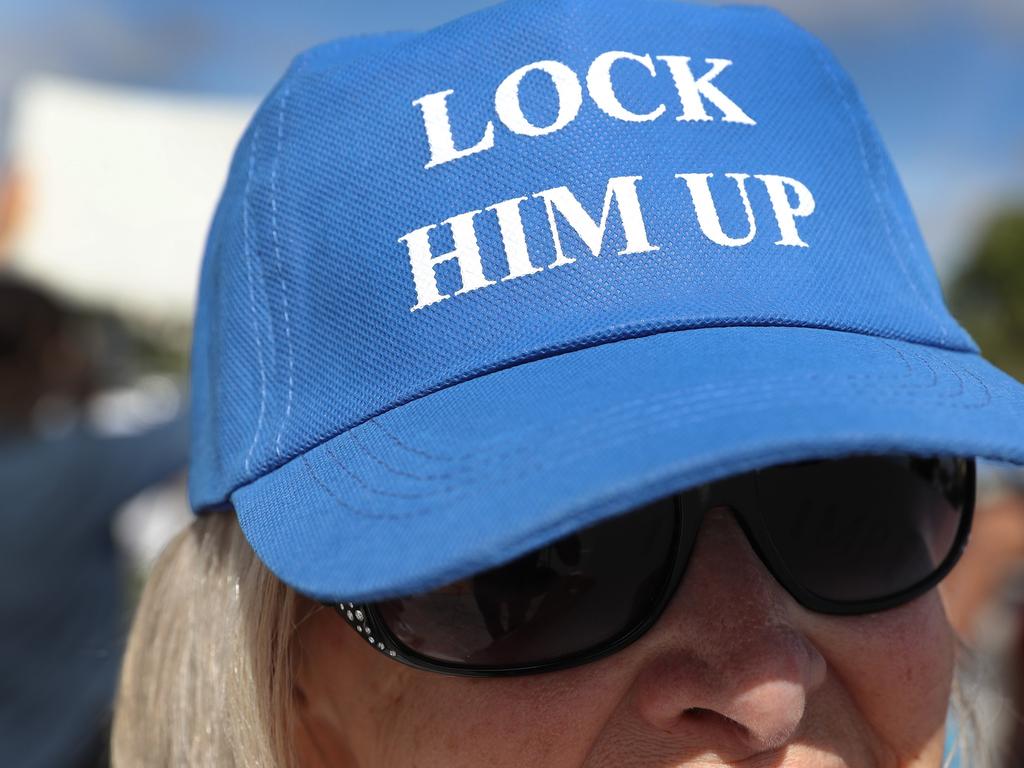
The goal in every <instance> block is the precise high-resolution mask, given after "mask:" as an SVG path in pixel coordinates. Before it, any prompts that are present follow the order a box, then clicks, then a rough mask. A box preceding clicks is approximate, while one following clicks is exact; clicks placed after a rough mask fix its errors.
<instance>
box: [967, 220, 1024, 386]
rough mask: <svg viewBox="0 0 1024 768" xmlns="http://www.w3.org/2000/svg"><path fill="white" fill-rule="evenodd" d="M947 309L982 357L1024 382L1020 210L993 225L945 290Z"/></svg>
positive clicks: (1023, 222)
mask: <svg viewBox="0 0 1024 768" xmlns="http://www.w3.org/2000/svg"><path fill="white" fill-rule="evenodd" d="M949 304H950V309H952V311H953V314H954V315H956V317H957V319H958V320H959V321H960V322H961V324H963V326H964V327H965V328H966V329H967V331H968V333H970V334H971V335H972V336H973V337H974V340H975V341H977V342H978V345H979V346H980V347H981V351H982V353H983V354H984V355H985V357H987V358H988V359H989V360H991V361H992V362H993V363H995V364H996V365H997V366H999V367H1000V368H1002V369H1003V370H1005V371H1006V372H1007V373H1009V374H1011V375H1012V376H1015V377H1016V378H1017V379H1018V380H1020V381H1024V208H1017V209H1012V210H1007V211H1004V212H1002V213H1000V214H998V215H996V216H995V217H994V218H993V219H992V221H991V223H990V224H989V226H988V227H987V228H986V229H985V230H984V231H983V232H982V235H981V238H980V239H979V241H978V243H977V245H976V247H975V251H974V253H973V254H972V256H971V258H970V259H969V260H968V261H967V263H966V266H965V267H964V268H963V270H962V271H961V272H960V274H958V275H957V276H956V277H955V278H954V280H953V281H952V283H951V284H950V286H949Z"/></svg>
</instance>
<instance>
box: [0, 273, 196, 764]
mask: <svg viewBox="0 0 1024 768" xmlns="http://www.w3.org/2000/svg"><path fill="white" fill-rule="evenodd" d="M94 365H95V361H94V360H93V355H92V353H91V350H90V345H89V343H88V339H87V337H86V334H85V333H84V331H83V328H82V326H81V323H80V322H79V321H78V318H77V316H76V314H75V313H74V312H72V311H70V310H68V309H67V308H65V307H64V306H62V305H61V303H60V302H59V301H57V300H56V299H54V298H53V297H51V296H48V295H47V294H46V293H44V292H43V291H41V290H39V289H37V288H35V287H33V286H31V285H28V284H26V283H24V282H21V281H19V280H18V279H15V278H13V277H10V276H5V275H0V765H3V766H11V767H12V768H13V767H14V766H17V767H18V768H85V767H86V766H88V767H90V768H91V767H92V766H101V765H104V764H106V759H107V758H106V755H107V736H106V733H107V729H108V727H109V726H108V724H109V719H110V709H111V704H112V697H113V691H114V686H115V681H116V676H117V669H118V664H119V661H120V657H121V651H122V646H123V636H124V627H125V611H126V606H125V604H124V597H123V596H124V592H125V583H124V582H125V574H124V573H123V572H122V570H121V567H120V560H119V556H118V552H117V550H116V548H115V546H114V543H113V541H112V538H111V522H112V518H113V516H114V513H115V511H117V510H118V508H119V507H120V506H121V505H122V504H123V503H124V502H125V501H127V500H128V499H130V498H131V497H133V496H135V495H136V494H138V493H139V492H140V491H142V490H143V489H145V488H147V487H149V486H151V485H153V484H155V483H158V482H161V481H163V480H165V479H167V478H168V477H169V476H171V475H172V474H173V473H176V472H179V471H180V470H181V469H182V468H183V466H184V463H185V459H186V442H187V430H186V425H185V417H184V415H183V414H182V415H179V416H177V417H175V418H173V419H172V420H170V421H167V422H166V423H163V424H161V425H158V426H153V427H151V428H148V429H145V430H143V431H140V432H138V433H134V434H118V435H111V434H107V433H105V432H104V430H103V429H102V428H101V425H96V424H94V423H93V421H92V420H91V419H90V417H89V403H90V400H91V398H92V396H93V395H94V394H95V393H96V388H97V386H96V382H97V373H98V372H97V371H96V370H95V367H94Z"/></svg>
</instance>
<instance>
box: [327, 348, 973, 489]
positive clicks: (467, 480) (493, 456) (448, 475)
mask: <svg viewBox="0 0 1024 768" xmlns="http://www.w3.org/2000/svg"><path fill="white" fill-rule="evenodd" d="M890 348H891V349H892V350H893V352H895V353H896V355H897V356H899V357H900V359H901V361H902V362H903V363H904V364H905V365H906V366H907V372H906V373H904V374H903V375H902V376H901V377H899V378H907V377H909V376H911V375H913V369H912V367H910V364H909V363H908V362H907V360H906V357H905V356H904V355H903V354H902V352H900V350H898V349H896V348H895V347H890ZM914 356H915V357H917V358H918V360H919V361H920V362H921V363H922V364H923V365H924V366H925V367H926V368H927V369H928V370H929V372H930V373H931V374H932V375H931V382H930V383H929V384H927V385H925V386H914V385H912V384H910V385H896V386H895V387H893V389H894V390H895V389H903V390H906V391H921V390H926V389H931V388H934V387H936V386H938V383H939V377H938V375H937V374H936V372H935V369H934V368H933V367H932V366H931V364H930V363H929V362H928V361H927V360H925V359H924V358H923V357H920V356H919V355H917V354H915V355H914ZM943 364H944V365H945V366H946V367H947V368H948V369H949V371H950V373H952V374H953V376H954V377H955V378H956V380H957V384H958V389H957V391H956V392H954V393H950V394H939V395H936V396H934V398H933V402H935V403H941V404H942V405H949V406H951V407H960V408H963V409H969V410H973V409H977V408H983V407H986V406H987V405H988V404H989V403H990V402H991V393H990V392H989V390H988V387H987V386H986V385H985V384H984V382H982V381H981V380H980V379H978V378H977V377H973V378H975V380H976V381H978V383H979V384H980V385H981V387H982V389H983V390H984V392H985V398H984V399H983V400H982V401H981V402H978V403H964V404H953V403H951V402H950V401H954V400H959V399H960V398H961V397H962V396H963V395H964V393H965V388H964V383H963V378H962V377H961V376H960V374H959V373H958V372H957V371H956V370H955V369H953V368H952V367H951V366H949V365H948V363H945V361H943ZM844 378H845V379H847V380H858V379H861V380H865V381H866V380H870V379H875V380H876V381H877V380H881V379H885V378H889V377H885V376H871V375H847V376H827V375H826V376H814V375H812V376H805V377H798V376H793V377H787V378H786V379H781V380H780V379H773V380H772V383H773V385H775V384H778V383H780V381H781V382H791V381H822V380H827V379H839V380H842V379H844ZM760 389H761V391H762V392H763V393H765V394H767V395H769V396H771V395H772V394H773V392H770V391H769V388H768V387H761V388H760ZM666 399H667V400H669V401H671V400H674V399H677V398H676V397H669V398H666ZM876 399H877V398H876ZM620 410H624V411H628V410H629V409H628V408H620ZM704 410H705V411H707V410H708V409H704ZM696 413H698V414H699V413H700V411H696ZM687 415H688V416H691V417H692V416H693V415H695V411H694V409H691V410H690V411H689V412H688V414H687ZM374 423H375V425H376V422H374ZM377 426H379V425H377ZM605 426H606V423H605V422H604V421H602V427H601V428H602V429H604V428H605ZM586 431H587V430H584V433H585V432H586ZM591 431H592V430H591ZM578 434H580V433H578ZM352 438H353V439H352V442H353V444H354V445H355V446H356V448H357V449H358V450H360V451H361V452H362V453H363V454H364V455H366V456H367V457H368V458H369V459H371V460H372V461H374V462H375V463H376V464H378V465H380V466H381V467H382V468H383V469H385V470H386V471H388V472H390V473H391V474H393V475H398V476H406V477H411V478H413V479H422V480H430V479H439V480H447V479H453V478H461V479H460V480H459V483H458V484H457V485H448V486H445V487H442V488H434V489H430V490H428V491H426V492H420V493H413V492H409V493H397V492H394V491H387V490H382V489H379V488H374V487H373V486H371V485H369V483H367V482H366V480H364V479H363V478H361V477H359V476H358V475H357V474H356V473H355V472H354V471H353V470H352V469H350V468H349V467H348V465H346V464H345V463H344V462H343V461H342V460H341V459H340V458H338V456H337V454H336V453H335V452H334V451H333V450H332V449H331V447H330V446H329V445H326V444H325V446H324V447H325V451H326V453H327V454H328V456H329V457H330V458H331V459H332V461H333V462H334V463H335V464H337V465H338V466H339V467H340V468H341V469H342V470H343V471H344V472H345V474H346V475H348V476H349V477H350V478H352V480H353V481H355V482H356V483H357V484H358V485H359V486H361V487H362V488H364V489H365V490H366V491H367V492H368V493H371V494H373V495H376V496H383V497H387V498H397V499H410V500H411V499H418V498H425V497H429V496H436V495H438V494H442V493H447V492H450V491H452V490H456V489H457V488H459V487H462V486H470V485H476V484H478V483H480V482H483V480H484V479H485V478H481V477H479V476H478V475H476V474H475V473H477V472H478V471H479V470H480V468H481V467H482V466H486V465H493V464H494V463H496V462H501V461H502V460H503V459H504V458H505V457H507V456H510V455H512V454H515V453H518V452H519V448H518V446H517V447H516V448H510V449H507V450H504V451H497V452H494V453H488V454H487V455H488V458H487V460H486V461H485V462H483V463H482V464H478V465H477V466H475V467H473V468H471V469H466V470H465V471H464V472H461V473H460V472H443V473H439V474H436V475H431V476H423V477H421V478H417V477H416V476H415V475H413V474H411V473H406V472H400V471H396V470H395V469H394V468H392V467H390V466H389V465H388V464H386V463H385V462H384V461H383V460H381V459H380V458H379V457H377V456H375V455H373V454H372V453H370V452H369V451H368V450H367V448H366V447H365V446H364V445H362V444H361V442H360V441H358V440H357V439H356V436H355V434H354V432H353V433H352ZM472 455H473V454H466V455H464V456H462V457H458V458H457V459H453V460H449V461H450V463H456V461H459V460H464V459H465V458H469V457H470V456H472ZM470 472H472V473H473V474H469V475H468V476H467V473H470Z"/></svg>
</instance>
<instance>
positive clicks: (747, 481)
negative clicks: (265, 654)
mask: <svg viewBox="0 0 1024 768" xmlns="http://www.w3.org/2000/svg"><path fill="white" fill-rule="evenodd" d="M942 458H956V460H957V461H959V462H962V463H963V468H964V491H965V502H964V509H963V512H962V514H961V517H960V522H959V526H958V528H957V532H956V535H955V536H954V539H953V544H952V546H951V548H950V552H949V554H948V555H947V556H946V557H945V559H944V560H943V561H942V562H941V563H940V564H939V566H938V567H937V568H936V569H935V571H934V572H932V573H931V574H929V575H928V576H927V577H926V578H924V579H922V580H920V581H918V582H916V583H915V584H912V585H911V586H909V587H907V588H906V589H903V590H900V591H898V592H895V593H892V594H890V595H886V596H884V597H881V598H877V599H872V600H859V601H838V600H830V599H826V598H822V597H820V596H819V595H817V594H815V593H814V592H812V591H811V590H809V589H807V588H806V587H804V586H803V585H802V584H801V583H800V582H799V580H798V579H796V578H795V577H794V576H793V574H792V573H791V572H790V571H789V570H788V569H787V567H786V565H785V562H784V560H783V558H782V556H781V555H780V553H779V552H778V550H777V549H776V547H775V545H774V544H773V543H772V539H771V535H770V533H769V531H768V527H767V524H766V522H765V520H764V518H763V516H762V515H761V511H760V510H759V509H758V505H757V475H758V473H759V472H761V471H765V470H753V471H750V472H746V473H743V474H739V475H733V476H730V477H726V478H724V479H721V480H715V481H712V482H709V483H705V484H703V485H700V486H697V487H695V488H691V489H688V490H684V491H681V492H678V493H676V494H673V495H672V496H671V498H672V500H673V506H674V516H675V523H674V527H673V530H674V537H675V547H674V548H673V552H672V563H671V566H670V573H669V576H668V578H667V579H666V580H665V583H664V585H663V586H662V588H661V590H660V592H659V594H658V595H657V597H656V598H655V600H654V601H653V602H652V604H651V609H650V611H648V613H647V614H646V615H645V617H644V619H643V620H642V621H640V622H638V623H637V624H636V625H634V626H632V627H629V628H628V629H626V630H625V631H623V632H622V633H621V634H619V635H617V636H616V637H615V638H613V639H611V640H608V641H606V642H603V643H600V644H599V645H595V646H593V647H590V648H587V649H584V650H582V651H578V652H574V653H571V654H567V655H564V656H560V657H556V658H554V659H549V660H546V661H542V662H538V663H535V664H519V665H508V666H471V665H465V664H458V663H455V662H443V661H439V660H436V659H431V658H429V657H426V656H423V655H421V654H419V653H417V652H416V651H414V650H413V649H411V648H409V647H407V646H406V645H404V644H403V643H402V642H401V641H400V640H399V639H398V638H396V637H395V636H394V634H392V632H391V631H390V630H389V629H388V626H387V624H386V622H385V621H384V620H383V618H382V616H381V614H380V612H379V611H378V610H377V607H376V605H375V604H374V603H365V602H363V603H355V602H341V603H334V602H331V603H325V605H329V606H331V607H333V608H334V609H336V610H337V611H338V613H339V614H340V615H341V617H342V618H343V619H344V620H345V621H346V622H347V623H348V624H349V625H350V626H351V627H352V628H353V630H355V631H356V632H358V633H359V634H360V635H361V636H362V637H363V638H364V639H365V640H366V641H367V642H368V643H369V644H370V645H371V646H372V647H374V648H375V649H376V650H377V651H379V652H380V653H383V654H384V655H386V656H388V657H390V658H392V659H394V660H396V661H399V662H401V663H403V664H405V665H407V666H410V667H413V668H415V669H419V670H423V671H427V672H438V673H442V674H447V675H455V676H459V677H514V676H521V675H533V674H540V673H543V672H556V671H558V670H563V669H569V668H570V667H576V666H580V665H582V664H587V663H590V662H592V661H597V660H599V659H603V658H605V657H607V656H611V655H612V654H614V653H617V652H618V651H620V650H622V649H623V648H625V647H626V646H628V645H631V644H632V643H633V642H635V641H636V640H638V639H639V638H640V637H641V636H643V635H644V634H646V633H647V632H648V630H650V629H651V628H652V627H653V626H654V625H655V624H656V623H657V622H658V620H659V619H660V618H661V616H662V614H663V613H664V612H665V609H666V608H667V607H668V604H669V602H670V601H671V600H672V597H673V596H674V595H675V593H676V591H677V590H678V589H679V585H680V583H681V582H682V579H683V576H684V575H685V573H686V567H687V565H688V564H689V561H690V556H691V554H692V552H693V546H694V544H695V543H696V540H697V534H698V533H699V531H700V527H701V524H702V523H703V520H704V515H705V514H706V512H707V511H708V510H709V509H713V508H720V507H728V508H729V509H730V510H731V511H732V512H733V514H734V516H735V518H736V520H737V521H738V522H739V524H740V527H741V528H742V529H743V532H744V534H745V535H746V537H747V541H748V542H749V543H750V546H751V548H752V549H753V550H754V552H755V554H756V555H757V556H758V558H759V559H760V561H761V562H762V563H763V564H764V566H765V567H766V568H767V569H768V571H769V573H771V575H772V577H773V578H774V579H775V580H776V581H777V582H778V583H779V584H780V585H781V586H782V587H783V589H785V590H786V592H788V593H789V594H790V595H791V596H792V597H793V599H794V600H796V601H797V602H798V603H799V604H800V605H802V606H803V607H804V608H807V609H808V610H811V611H814V612H816V613H822V614H827V615H832V616H854V615H864V614H869V613H877V612H879V611H884V610H888V609H890V608H894V607H896V606H898V605H902V604H904V603H908V602H910V601H911V600H913V599H914V598H916V597H919V596H920V595H922V594H924V593H925V592H927V591H928V590H930V589H931V588H932V587H934V586H936V585H937V584H938V583H939V582H940V581H942V579H943V578H944V577H945V576H946V574H948V573H949V572H950V571H951V570H952V569H953V567H954V566H955V565H956V563H957V561H958V560H959V559H960V556H961V555H962V554H963V551H964V547H966V546H967V541H968V538H969V536H970V530H971V521H972V519H973V517H974V505H975V493H976V484H977V479H976V475H977V470H976V465H975V460H974V458H959V457H942ZM767 469H771V468H770V467H769V468H767ZM625 514H629V513H628V512H627V513H625Z"/></svg>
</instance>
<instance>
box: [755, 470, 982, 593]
mask: <svg viewBox="0 0 1024 768" xmlns="http://www.w3.org/2000/svg"><path fill="white" fill-rule="evenodd" d="M757 483H758V498H759V500H760V508H761V514H762V516H763V518H764V520H765V521H766V524H767V527H768V530H769V535H770V537H771V541H772V544H773V545H774V546H775V548H776V549H777V550H778V552H779V554H780V555H781V559H782V562H783V563H784V564H785V566H786V568H787V569H788V570H789V572H790V574H791V575H792V577H793V578H794V579H795V580H796V581H797V582H799V583H800V584H801V585H802V586H803V587H804V588H805V589H807V590H809V591H810V592H813V593H814V594H816V595H817V596H818V597H820V598H823V599H826V600H832V601H835V602H841V603H857V602H864V601H873V600H880V599H884V598H887V597H892V596H895V595H898V594H900V593H901V592H904V591H906V590H909V589H910V588H912V587H915V586H917V585H918V584H921V583H922V582H923V581H925V580H927V579H929V578H930V577H932V576H933V575H934V574H935V573H936V572H937V571H938V570H939V569H940V568H941V567H942V566H943V564H945V563H946V561H947V560H948V559H949V558H950V557H952V556H953V555H954V551H953V550H954V548H955V547H956V543H957V541H958V537H957V533H958V531H959V529H960V525H961V522H962V521H963V519H964V515H965V513H966V512H965V510H966V509H967V507H968V505H969V503H970V500H969V499H968V498H967V496H968V493H969V488H970V484H969V482H968V462H967V461H965V460H963V459H956V458H916V457H911V456H891V457H890V456H864V457H853V458H849V459H842V460H838V461H811V462H801V463H797V464H788V465H783V466H778V467H773V468H771V469H767V470H763V471H761V472H759V473H758V477H757Z"/></svg>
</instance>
